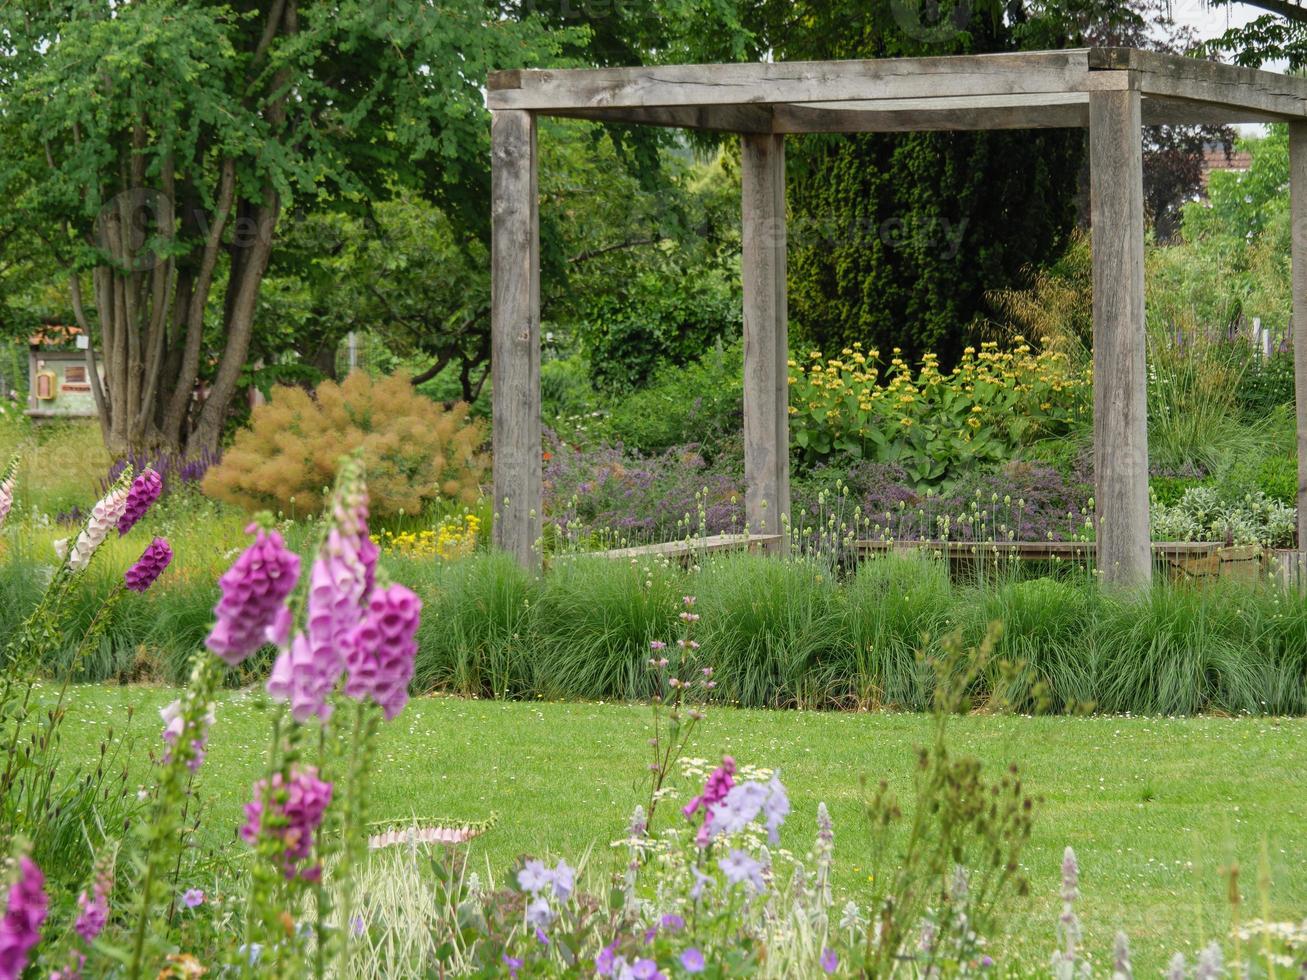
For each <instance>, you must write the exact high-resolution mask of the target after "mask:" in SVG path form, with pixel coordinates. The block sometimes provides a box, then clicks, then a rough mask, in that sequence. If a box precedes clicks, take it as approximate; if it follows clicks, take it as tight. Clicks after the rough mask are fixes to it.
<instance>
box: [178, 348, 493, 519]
mask: <svg viewBox="0 0 1307 980" xmlns="http://www.w3.org/2000/svg"><path fill="white" fill-rule="evenodd" d="M484 441H485V433H484V429H483V427H482V425H481V424H480V423H479V422H477V421H475V420H470V419H469V418H468V409H467V406H466V405H463V404H459V405H455V406H454V407H453V408H452V409H445V408H443V407H441V406H440V405H437V404H436V403H435V402H433V401H431V400H430V399H429V398H425V397H423V396H422V395H420V394H418V393H417V392H415V391H414V390H413V386H412V385H411V384H409V381H408V378H407V377H406V376H405V375H402V374H394V375H391V376H390V377H387V378H380V379H377V380H375V381H374V380H373V379H372V378H371V377H369V376H368V375H367V374H365V373H364V372H362V371H355V372H354V373H352V374H351V375H350V376H349V377H348V378H346V379H345V380H344V382H342V383H341V384H336V383H335V382H333V381H327V382H323V383H322V384H321V385H319V386H318V390H317V391H316V392H315V393H314V394H313V395H310V394H308V393H307V392H306V391H304V389H302V388H294V387H281V386H279V387H277V388H274V389H273V390H272V396H271V398H270V399H269V400H268V403H267V404H265V405H260V406H258V407H257V408H255V409H254V414H253V417H252V418H251V419H250V424H249V427H248V428H245V429H241V430H240V432H238V433H237V434H236V439H235V441H234V442H233V444H232V447H231V448H230V449H229V450H227V452H226V453H225V454H223V457H222V463H221V464H220V465H218V466H215V467H212V468H210V470H209V472H208V474H207V476H206V477H205V479H204V484H203V487H204V492H205V493H207V494H209V495H210V496H212V497H216V498H218V499H219V500H226V501H228V502H230V503H233V504H237V505H239V506H241V507H243V508H245V509H246V510H248V511H256V510H280V511H282V512H284V513H287V514H314V513H317V512H318V511H320V510H321V509H322V507H323V504H324V493H325V492H327V491H329V490H330V488H331V485H332V481H333V479H334V475H335V472H336V464H337V462H338V461H339V460H340V457H341V456H342V455H345V454H347V453H351V452H353V451H354V450H356V449H359V448H360V447H361V448H362V450H363V462H364V465H365V466H366V467H367V474H368V494H369V497H370V498H371V509H372V513H373V514H375V515H378V516H385V515H388V514H398V513H399V512H400V511H403V512H404V513H406V514H419V513H421V512H422V510H423V508H424V507H425V506H426V505H427V504H429V503H432V502H434V501H436V500H457V501H460V502H462V503H465V504H471V503H474V502H475V501H476V499H477V496H478V493H479V486H480V481H481V477H482V475H483V474H484V473H485V470H486V458H485V456H484V455H483V454H482V453H481V452H480V449H481V446H482V445H483V443H484Z"/></svg>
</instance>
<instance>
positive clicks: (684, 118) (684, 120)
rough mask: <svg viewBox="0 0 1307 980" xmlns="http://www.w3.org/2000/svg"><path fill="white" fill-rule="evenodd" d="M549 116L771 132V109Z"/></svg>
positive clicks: (679, 109)
mask: <svg viewBox="0 0 1307 980" xmlns="http://www.w3.org/2000/svg"><path fill="white" fill-rule="evenodd" d="M549 115H551V116H562V117H564V118H567V119H589V120H592V121H595V122H608V123H629V124H635V125H641V126H670V127H674V128H676V129H703V130H711V131H713V132H719V133H770V132H771V131H772V110H771V107H770V106H757V105H717V106H646V107H645V108H640V109H637V108H620V109H611V108H604V109H558V110H554V111H551V112H550V113H549Z"/></svg>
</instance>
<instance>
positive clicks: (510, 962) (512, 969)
mask: <svg viewBox="0 0 1307 980" xmlns="http://www.w3.org/2000/svg"><path fill="white" fill-rule="evenodd" d="M501 959H503V961H504V966H506V967H508V975H509V976H510V977H515V976H517V971H518V970H520V969H522V963H523V961H522V960H521V959H519V958H518V957H516V956H509V955H508V954H507V953H505V954H504V955H503V956H502V957H501Z"/></svg>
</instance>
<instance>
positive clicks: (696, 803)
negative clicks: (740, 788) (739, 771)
mask: <svg viewBox="0 0 1307 980" xmlns="http://www.w3.org/2000/svg"><path fill="white" fill-rule="evenodd" d="M734 785H735V760H734V759H732V758H731V757H730V756H729V755H724V756H722V764H721V765H720V766H718V767H717V768H716V769H714V770H713V771H712V772H711V773H710V774H709V776H708V779H707V780H706V781H705V782H704V784H703V792H702V793H700V794H699V795H698V796H696V797H695V798H694V799H692V800H690V802H689V803H687V804H686V805H685V807H684V808H683V809H682V810H681V813H682V814H683V815H684V816H685V819H686V820H691V819H693V817H694V815H695V814H696V813H697V812H698V811H699V810H705V811H706V810H708V809H709V808H710V807H711V806H712V805H713V804H714V803H720V802H721V801H722V800H724V799H725V798H726V794H727V793H729V792H730V791H731V787H733V786H734Z"/></svg>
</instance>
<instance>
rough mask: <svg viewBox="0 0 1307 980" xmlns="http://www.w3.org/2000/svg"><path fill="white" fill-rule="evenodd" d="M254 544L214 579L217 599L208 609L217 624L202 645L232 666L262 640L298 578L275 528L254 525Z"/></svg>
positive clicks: (295, 558)
mask: <svg viewBox="0 0 1307 980" xmlns="http://www.w3.org/2000/svg"><path fill="white" fill-rule="evenodd" d="M251 532H253V533H254V534H255V539H254V543H253V544H252V545H250V546H249V547H248V548H246V549H245V550H244V551H243V552H242V553H241V555H240V557H239V558H237V559H236V563H235V564H234V565H232V566H231V568H229V569H227V571H226V572H224V573H223V576H222V578H220V579H219V580H218V585H219V587H220V588H221V589H222V598H221V599H220V600H218V604H217V605H216V606H215V607H214V609H213V614H214V615H215V616H216V617H217V620H218V621H217V623H215V624H214V627H213V630H212V631H211V632H210V633H209V636H208V639H206V640H205V645H206V646H207V647H208V648H209V649H210V650H212V651H213V652H214V653H216V654H217V655H218V656H219V657H221V658H222V659H223V660H225V661H226V662H227V663H228V664H230V665H232V666H233V667H234V666H236V665H237V664H239V663H240V662H241V661H243V660H244V659H245V658H246V657H248V656H249V655H250V654H251V653H253V652H254V651H255V650H257V649H258V648H259V647H261V646H263V644H264V643H265V642H266V640H267V632H268V628H269V627H270V626H271V625H272V624H273V622H274V621H275V620H276V618H277V614H278V610H279V609H281V607H282V603H284V602H285V601H286V597H287V596H288V595H290V593H291V591H292V590H293V589H294V588H295V583H296V582H298V581H299V575H300V559H299V555H297V554H295V553H294V552H291V551H289V550H287V548H286V542H285V541H283V540H282V537H281V535H280V534H278V533H277V532H276V531H271V532H268V531H265V530H263V529H262V528H256V527H255V526H254V525H251V526H250V527H248V528H246V533H251Z"/></svg>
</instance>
